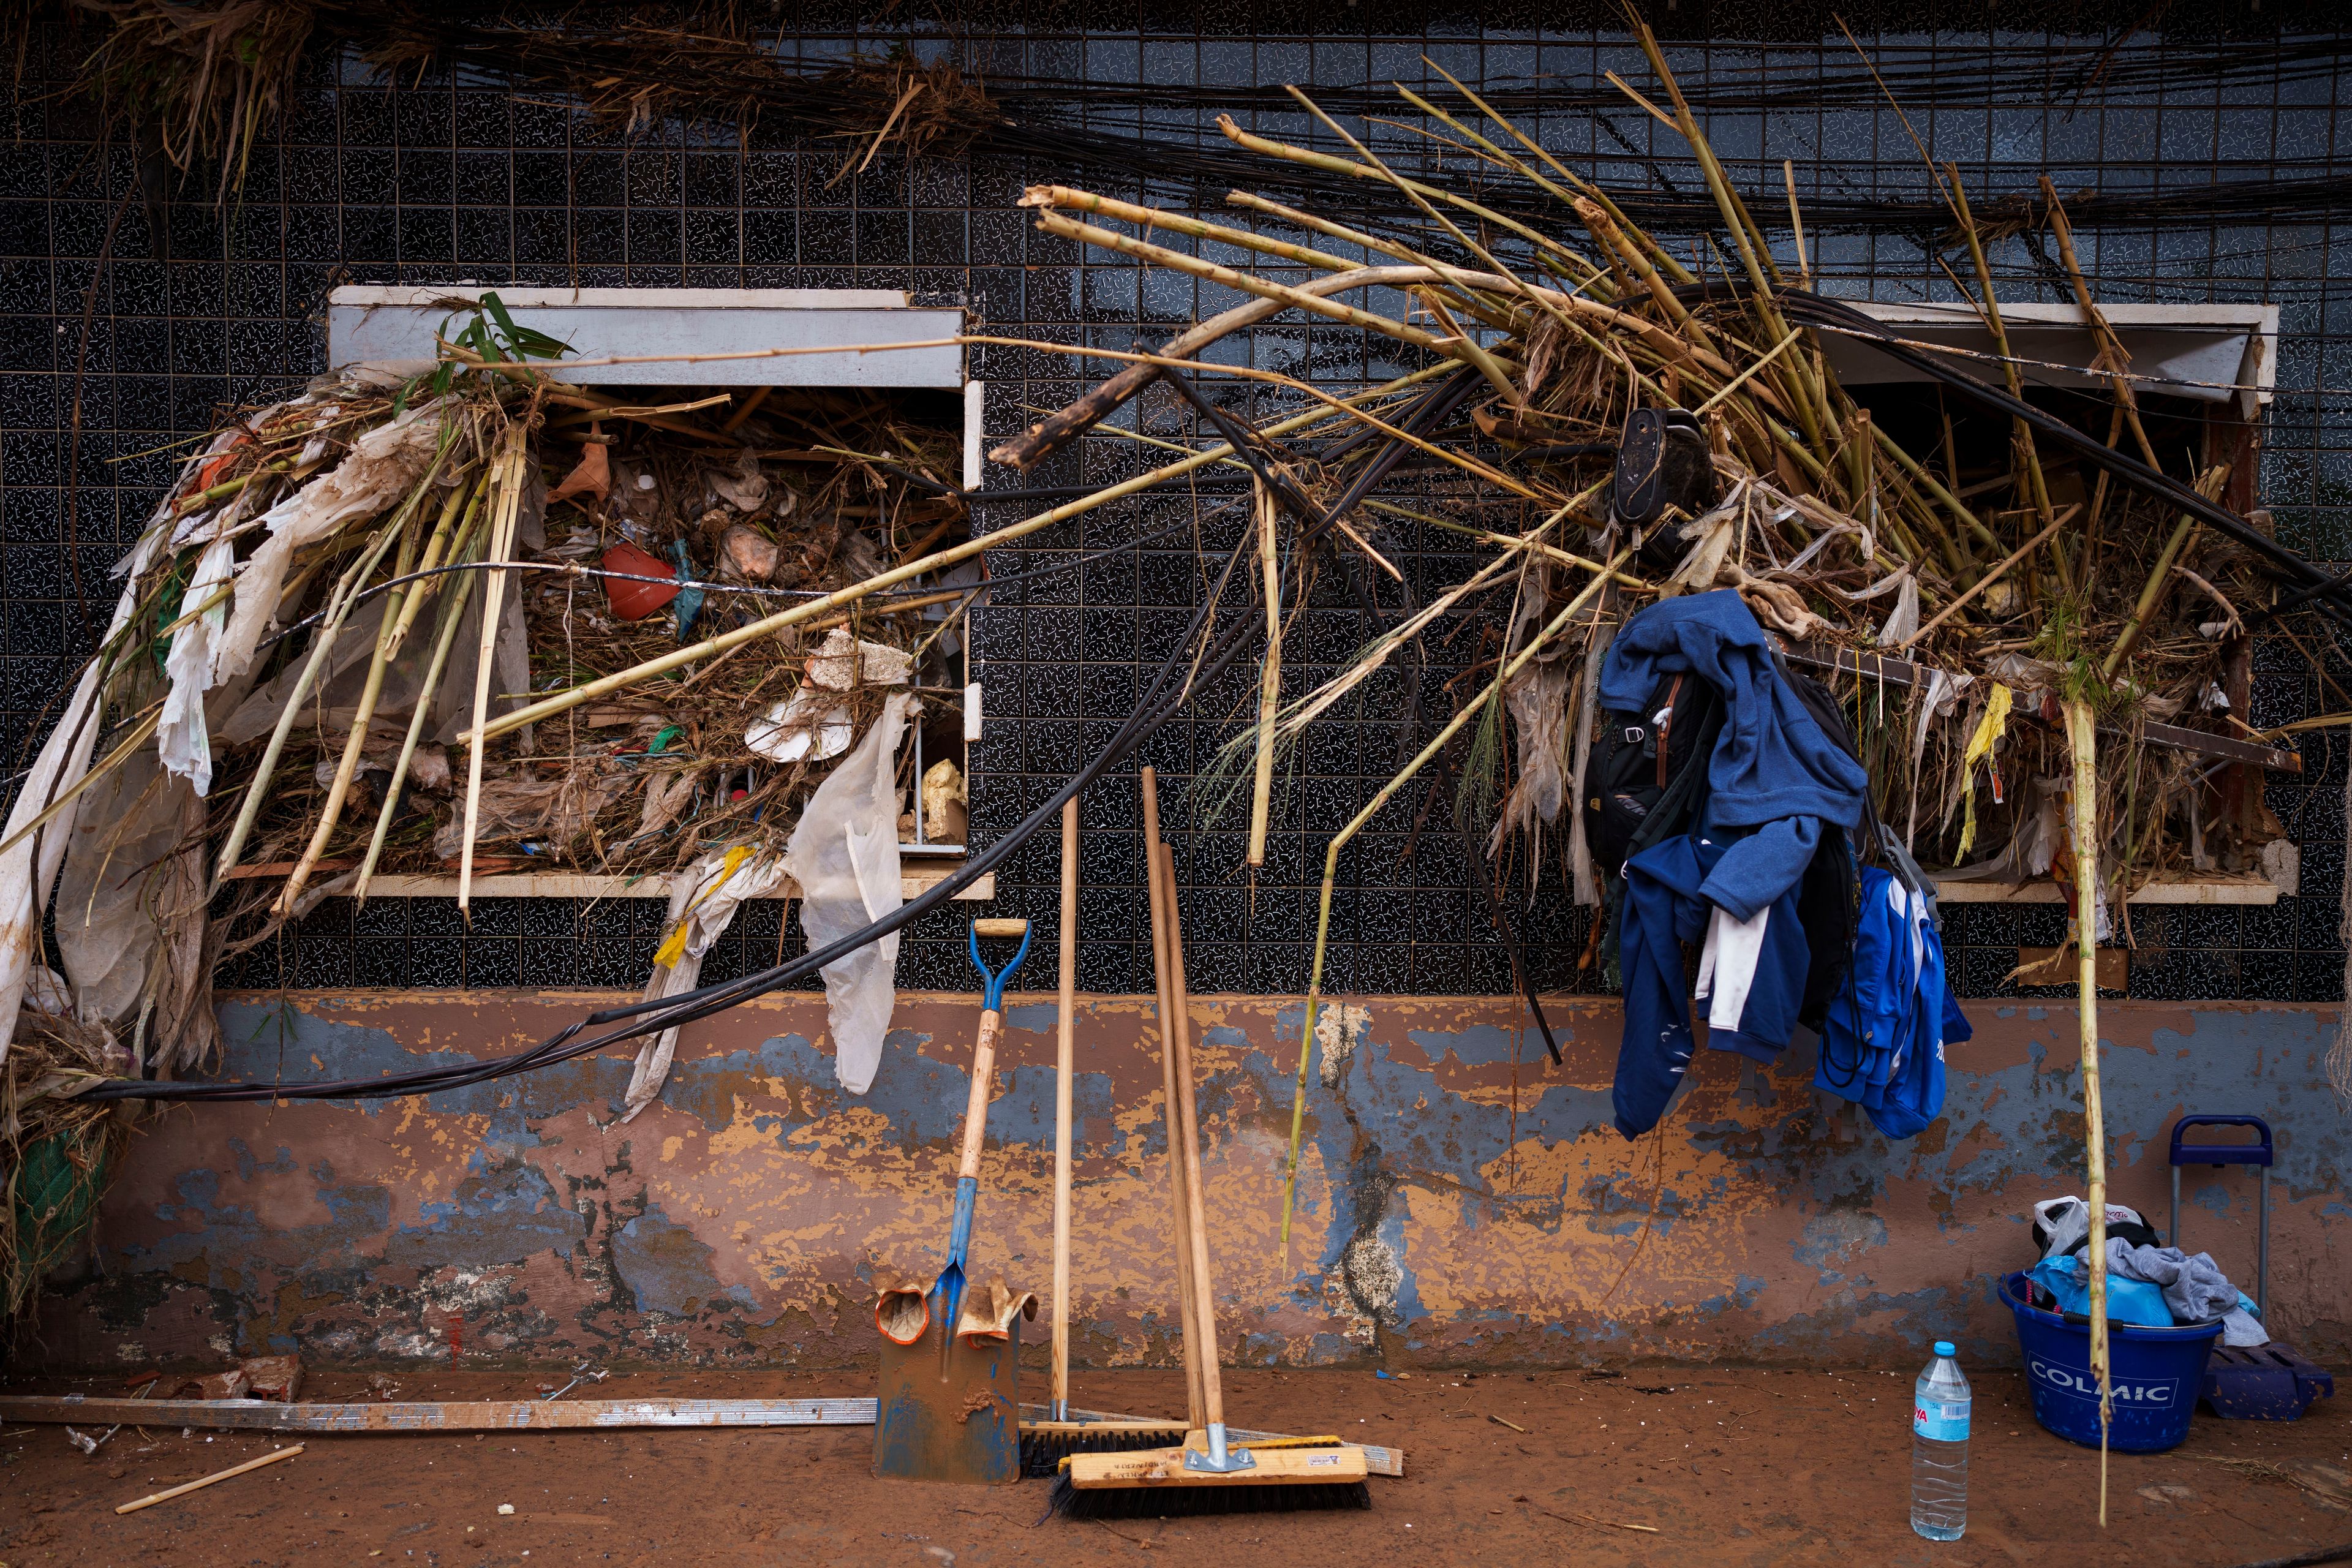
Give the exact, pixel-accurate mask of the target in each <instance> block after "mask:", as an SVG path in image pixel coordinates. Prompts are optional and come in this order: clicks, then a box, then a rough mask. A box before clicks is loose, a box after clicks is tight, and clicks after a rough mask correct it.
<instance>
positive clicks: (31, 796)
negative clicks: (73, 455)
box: [0, 502, 170, 1062]
mask: <svg viewBox="0 0 2352 1568" xmlns="http://www.w3.org/2000/svg"><path fill="white" fill-rule="evenodd" d="M169 504H170V503H169V502H166V503H165V506H166V507H168V506H169ZM163 517H164V509H163V508H159V509H157V511H156V514H155V517H154V518H153V520H152V521H150V522H149V523H148V525H147V532H146V533H145V535H144V536H142V539H141V541H140V542H139V544H138V546H137V547H136V548H135V549H133V550H132V551H131V554H130V556H129V557H128V558H127V559H126V560H125V561H124V562H123V563H122V565H121V568H119V569H118V574H119V575H121V577H122V578H124V580H125V581H124V585H123V589H122V595H121V598H119V599H118V600H116V602H115V605H114V618H113V620H112V621H110V623H109V624H108V626H107V628H106V636H105V637H103V638H102V639H100V645H99V646H100V647H105V646H107V645H108V644H109V643H111V642H112V641H113V640H114V638H115V637H118V636H120V635H121V631H122V628H123V627H124V626H127V625H128V624H129V623H130V620H131V609H132V607H133V605H135V604H136V603H137V594H138V586H139V577H140V574H142V573H143V572H144V571H146V569H147V565H148V562H149V560H150V559H151V557H152V554H153V551H154V541H155V540H156V539H158V538H159V537H161V535H162V528H161V526H160V525H161V524H162V522H163ZM101 662H102V661H100V660H97V659H92V660H91V661H90V662H89V664H87V665H84V666H83V667H82V672H81V679H79V680H78V681H76V682H75V683H74V689H73V694H72V695H71V696H70V697H68V698H67V699H66V700H65V703H64V706H63V707H62V708H61V709H60V710H59V711H58V723H57V728H55V729H53V730H51V731H49V738H48V739H47V740H46V741H44V742H41V750H40V754H39V755H38V756H37V757H35V758H34V759H33V765H32V767H31V769H30V770H28V771H27V772H26V775H25V783H24V785H23V787H22V788H20V789H19V790H18V791H17V792H16V802H15V804H13V805H10V806H9V808H8V821H7V826H5V828H0V837H5V838H11V839H16V842H15V843H14V844H12V845H10V847H8V849H7V850H6V851H5V852H4V853H0V1062H5V1060H6V1059H7V1057H8V1041H9V1040H10V1039H12V1038H13V1037H15V1035H16V1010H17V1008H18V1007H19V1006H20V1005H22V1004H23V1002H24V1000H25V981H26V976H28V975H29V974H30V973H32V970H33V955H34V952H36V950H37V948H38V947H39V946H40V941H41V910H42V909H43V908H44V907H45V906H47V903H48V901H49V891H50V889H53V888H55V887H56V886H57V881H58V870H59V868H61V867H62V866H63V864H64V861H65V856H66V844H67V841H68V840H69V839H70V838H71V837H73V825H74V816H75V814H76V812H77V810H78V809H79V806H80V805H81V802H79V800H74V801H68V803H67V804H66V805H65V806H64V808H63V809H62V810H60V811H59V812H58V815H57V816H55V817H53V818H51V819H50V821H49V824H48V826H47V828H45V829H44V830H43V831H41V832H38V833H32V832H27V831H26V829H28V828H30V827H31V826H32V825H33V821H34V819H35V818H36V817H37V816H40V815H41V814H42V813H43V812H45V811H47V810H48V809H49V807H50V805H52V804H53V803H55V802H57V801H58V800H59V799H60V798H61V797H63V796H64V795H67V794H68V792H69V791H71V790H72V789H73V788H74V786H75V785H77V784H80V783H81V781H82V777H83V775H84V774H86V773H89V761H90V748H91V747H92V746H93V745H95V744H96V743H97V740H98V713H97V708H98V701H99V693H100V685H101V684H102V683H101V681H100V674H101V673H102V672H101V668H100V665H101ZM19 833H23V834H24V837H21V838H18V837H17V835H18V834H19Z"/></svg>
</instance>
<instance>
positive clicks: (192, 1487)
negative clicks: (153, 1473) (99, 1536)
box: [114, 1443, 303, 1513]
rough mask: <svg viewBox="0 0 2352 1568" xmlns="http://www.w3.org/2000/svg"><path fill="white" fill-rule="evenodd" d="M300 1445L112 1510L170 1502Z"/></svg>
mask: <svg viewBox="0 0 2352 1568" xmlns="http://www.w3.org/2000/svg"><path fill="white" fill-rule="evenodd" d="M302 1447H303V1446H302V1445H301V1444H299V1443H297V1444H295V1445H294V1446H293V1447H290V1448H279V1449H277V1450H276V1451H274V1452H271V1453H268V1454H264V1455H262V1456H261V1458H257V1459H247V1461H246V1462H245V1463H243V1464H241V1465H231V1466H230V1467H229V1468H227V1469H226V1470H216V1471H215V1472H214V1473H213V1474H211V1475H209V1476H206V1477H205V1478H204V1479H201V1480H194V1481H190V1482H188V1483H187V1484H186V1485H184V1486H176V1487H170V1488H166V1489H164V1490H163V1491H160V1492H151V1493H149V1494H148V1495H147V1496H145V1497H143V1498H141V1499H139V1500H137V1501H135V1502H126V1503H123V1504H121V1506H120V1507H118V1508H117V1509H116V1510H114V1511H115V1512H117V1513H137V1512H138V1511H139V1510H141V1509H142V1508H153V1507H154V1506H155V1505H156V1504H157V1503H159V1502H170V1501H171V1500H173V1498H175V1497H185V1496H187V1495H188V1493H190V1492H193V1491H202V1490H203V1489H205V1488H206V1487H208V1486H211V1485H212V1484H213V1483H214V1482H215V1481H225V1480H226V1479H229V1478H230V1477H231V1476H241V1475H243V1474H245V1472H246V1471H247V1470H257V1469H259V1468H261V1467H262V1466H264V1465H274V1464H276V1463H277V1462H278V1460H280V1459H290V1458H293V1457H294V1456H295V1455H297V1454H299V1453H300V1452H301V1451H302Z"/></svg>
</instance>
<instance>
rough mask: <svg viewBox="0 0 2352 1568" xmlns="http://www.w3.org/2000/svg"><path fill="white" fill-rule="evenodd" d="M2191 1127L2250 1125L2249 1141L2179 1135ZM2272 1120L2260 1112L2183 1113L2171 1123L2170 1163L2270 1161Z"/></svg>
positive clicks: (2213, 1163)
mask: <svg viewBox="0 0 2352 1568" xmlns="http://www.w3.org/2000/svg"><path fill="white" fill-rule="evenodd" d="M2191 1127H2251V1128H2252V1129H2253V1130H2254V1131H2255V1133H2256V1134H2257V1138H2256V1141H2255V1142H2251V1143H2201V1142H2200V1143H2191V1142H2189V1141H2188V1140H2187V1139H2186V1138H2184V1137H2183V1136H2182V1134H2184V1133H2185V1132H2187V1131H2189V1129H2190V1128H2191ZM2273 1152H2274V1150H2273V1143H2272V1140H2271V1124H2270V1123H2269V1122H2267V1121H2263V1119H2262V1118H2261V1117H2259V1116H2184V1117H2182V1118H2181V1119H2180V1120H2179V1121H2176V1122H2174V1123H2173V1124H2172V1154H2171V1158H2172V1163H2173V1164H2174V1165H2176V1166H2179V1165H2263V1166H2267V1165H2270V1164H2271V1163H2273Z"/></svg>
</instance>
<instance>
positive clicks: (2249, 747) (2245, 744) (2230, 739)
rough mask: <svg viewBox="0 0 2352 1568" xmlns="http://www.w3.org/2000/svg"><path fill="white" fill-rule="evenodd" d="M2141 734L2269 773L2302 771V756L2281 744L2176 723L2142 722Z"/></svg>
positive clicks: (2163, 743) (2151, 740)
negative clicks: (2239, 737)
mask: <svg viewBox="0 0 2352 1568" xmlns="http://www.w3.org/2000/svg"><path fill="white" fill-rule="evenodd" d="M2140 734H2141V736H2142V737H2143V738H2144V739H2146V740H2147V742H2148V743H2149V744H2150V745H2156V746H2170V747H2172V748H2173V749H2174V750H2176V751H2182V752H2200V753H2201V754H2203V755H2205V756H2209V757H2227V758H2229V759H2230V760H2231V762H2238V763H2253V764H2254V766H2256V767H2258V768H2268V769H2270V770H2271V771H2272V772H2273V773H2301V772H2303V758H2302V757H2301V756H2300V755H2298V754H2297V753H2295V752H2290V751H2288V750H2286V749H2285V748H2284V747H2282V746H2265V745H2263V743H2262V742H2259V741H2242V740H2240V739H2238V738H2237V737H2236V736H2234V735H2209V734H2207V733H2206V732H2205V731H2202V730H2184V729H2182V728H2181V727H2180V726H2179V725H2178V724H2155V723H2149V724H2142V725H2141V726H2140Z"/></svg>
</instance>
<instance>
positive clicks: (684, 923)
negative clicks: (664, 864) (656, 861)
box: [654, 844, 751, 969]
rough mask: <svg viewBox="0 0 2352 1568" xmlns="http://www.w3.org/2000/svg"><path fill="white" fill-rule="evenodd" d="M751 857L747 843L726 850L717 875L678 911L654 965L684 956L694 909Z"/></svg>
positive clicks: (667, 964)
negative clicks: (674, 922) (675, 922)
mask: <svg viewBox="0 0 2352 1568" xmlns="http://www.w3.org/2000/svg"><path fill="white" fill-rule="evenodd" d="M750 858H751V846H750V845H749V844H738V845H735V846H734V847H731V848H730V849H729V850H728V851H727V855H726V858H724V859H723V860H721V861H720V862H719V875H717V876H715V877H713V878H711V879H710V880H709V881H708V882H705V883H704V884H703V885H702V886H701V887H700V888H698V889H696V891H695V895H694V897H693V898H692V899H690V900H688V902H687V906H686V908H685V910H683V911H681V912H680V913H679V915H678V917H677V928H676V929H674V930H673V931H671V932H670V933H669V936H668V937H667V940H665V941H664V942H662V944H661V946H660V948H659V949H658V950H656V952H655V953H654V963H655V966H656V967H657V968H661V969H667V968H669V967H671V966H672V965H674V964H675V963H677V961H678V960H679V959H681V958H684V957H685V956H686V936H687V932H688V931H690V930H691V929H692V928H693V926H694V911H695V910H697V909H698V908H699V907H700V906H701V904H702V900H705V899H707V898H709V897H710V895H711V894H713V893H715V892H717V891H718V890H719V889H720V888H721V887H723V886H725V885H726V882H727V879H728V878H730V877H731V876H733V875H734V874H735V873H736V872H737V871H738V870H739V869H740V868H741V867H742V865H743V862H744V861H746V860H749V859H750Z"/></svg>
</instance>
